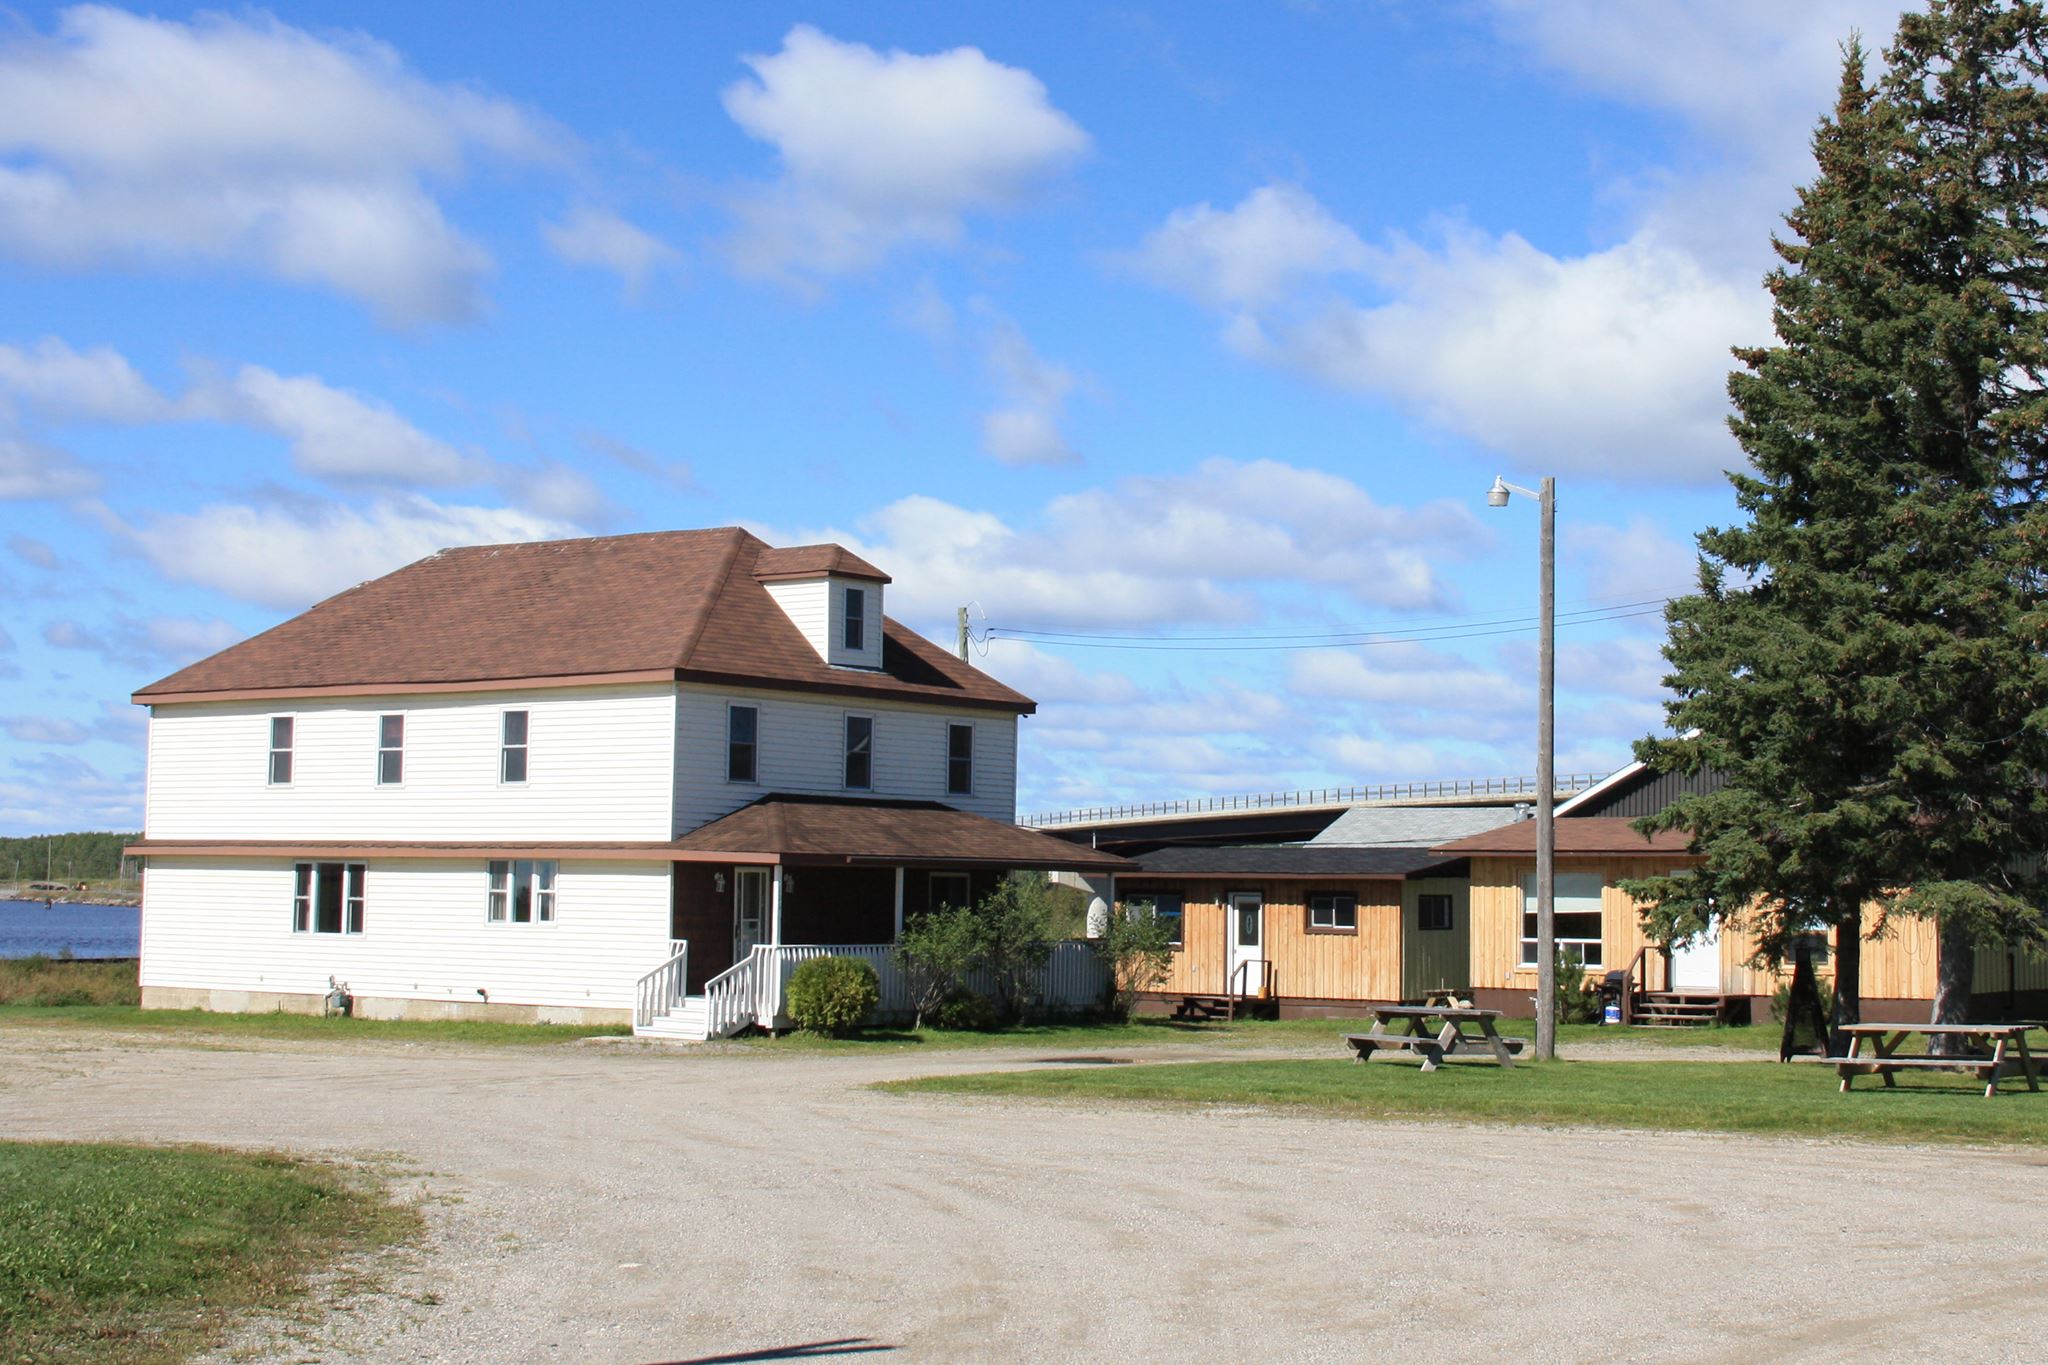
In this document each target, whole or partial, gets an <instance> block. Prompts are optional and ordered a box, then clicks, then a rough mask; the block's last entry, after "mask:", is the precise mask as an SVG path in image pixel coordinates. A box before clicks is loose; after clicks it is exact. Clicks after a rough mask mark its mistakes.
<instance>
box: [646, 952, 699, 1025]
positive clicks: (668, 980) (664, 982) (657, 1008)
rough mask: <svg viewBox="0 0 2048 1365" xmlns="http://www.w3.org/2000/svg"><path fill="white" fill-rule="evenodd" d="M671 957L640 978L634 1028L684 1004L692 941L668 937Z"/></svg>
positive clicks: (651, 1021) (647, 1023) (688, 977)
mask: <svg viewBox="0 0 2048 1365" xmlns="http://www.w3.org/2000/svg"><path fill="white" fill-rule="evenodd" d="M668 948H669V959H668V961H666V962H664V963H662V964H661V965H660V966H659V967H656V968H655V969H654V970H653V971H651V972H649V973H648V974H647V975H645V976H643V977H641V978H640V984H639V987H638V988H637V989H636V990H635V992H634V995H633V1027H635V1028H646V1027H647V1026H648V1025H649V1024H651V1023H653V1022H654V1021H655V1020H656V1019H658V1018H660V1017H661V1016H662V1015H664V1014H667V1013H668V1012H669V1011H670V1010H672V1009H674V1008H675V1007H676V1006H677V1005H680V1004H682V1003H683V997H684V992H685V987H686V986H687V985H688V983H689V979H690V944H689V940H687V939H680V938H678V939H670V940H669V945H668Z"/></svg>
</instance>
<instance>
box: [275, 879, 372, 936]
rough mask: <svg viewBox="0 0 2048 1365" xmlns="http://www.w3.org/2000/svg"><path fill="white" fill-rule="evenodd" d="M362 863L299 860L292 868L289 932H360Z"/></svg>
mask: <svg viewBox="0 0 2048 1365" xmlns="http://www.w3.org/2000/svg"><path fill="white" fill-rule="evenodd" d="M365 870H366V869H365V867H364V865H363V864H362V863H299V864H298V865H297V866H295V867H294V868H293V869H292V932H293V933H295V934H360V933H362V932H363V880H364V873H365Z"/></svg>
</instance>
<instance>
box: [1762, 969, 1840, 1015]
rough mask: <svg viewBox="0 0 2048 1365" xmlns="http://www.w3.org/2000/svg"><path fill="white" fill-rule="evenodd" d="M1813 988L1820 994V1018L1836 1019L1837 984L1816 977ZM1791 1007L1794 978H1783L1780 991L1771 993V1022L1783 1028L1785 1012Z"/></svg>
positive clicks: (1780, 980) (1779, 983)
mask: <svg viewBox="0 0 2048 1365" xmlns="http://www.w3.org/2000/svg"><path fill="white" fill-rule="evenodd" d="M1813 988H1814V989H1815V990H1816V991H1818V992H1819V993H1820V1017H1821V1018H1823V1019H1832V1018H1834V1017H1835V983H1834V982H1833V981H1831V980H1829V979H1828V978H1827V977H1824V976H1822V977H1816V978H1815V979H1814V983H1813ZM1791 1005H1792V978H1791V977H1789V976H1787V977H1781V978H1780V979H1779V981H1778V989H1777V990H1775V991H1773V992H1772V993H1771V1022H1773V1023H1775V1024H1777V1025H1779V1026H1780V1027H1783V1026H1784V1023H1785V1012H1786V1011H1787V1010H1788V1009H1790V1008H1791Z"/></svg>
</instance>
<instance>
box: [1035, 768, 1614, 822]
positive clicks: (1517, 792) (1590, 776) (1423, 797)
mask: <svg viewBox="0 0 2048 1365" xmlns="http://www.w3.org/2000/svg"><path fill="white" fill-rule="evenodd" d="M1606 776H1607V774H1605V773H1562V774H1559V775H1558V777H1557V778H1556V779H1555V782H1554V784H1553V788H1552V790H1553V791H1554V792H1556V793H1557V794H1560V795H1562V794H1564V793H1567V792H1579V791H1584V790H1585V789H1586V788H1588V787H1590V786H1592V785H1593V784H1594V783H1596V782H1599V781H1601V780H1602V779H1604V778H1605V777H1606ZM1539 790H1540V788H1538V786H1537V785H1536V779H1535V778H1533V777H1454V778H1447V779H1443V780H1440V781H1430V782H1382V783H1380V784H1378V785H1377V786H1367V787H1308V788H1304V789H1302V790H1300V791H1279V792H1254V793H1251V794H1248V795H1242V796H1195V797H1189V798H1187V799H1186V800H1181V801H1145V802H1139V803H1137V804H1135V805H1128V806H1090V807H1087V808H1086V809H1083V810H1065V811H1048V812H1043V813H1041V814H1037V815H1027V816H1025V817H1024V818H1023V819H1022V820H1020V821H1018V823H1019V824H1021V825H1026V826H1029V827H1031V828H1034V829H1056V828H1058V827H1059V826H1061V825H1099V824H1108V823H1110V822H1112V821H1117V820H1142V819H1146V818H1148V817H1151V816H1159V815H1210V814H1216V813H1219V812H1227V811H1255V810H1281V809H1285V808H1287V807H1290V806H1354V805H1358V804H1360V803H1363V802H1367V801H1427V800H1442V799H1446V798H1453V797H1487V796H1534V795H1536V793H1537V792H1538V791H1539Z"/></svg>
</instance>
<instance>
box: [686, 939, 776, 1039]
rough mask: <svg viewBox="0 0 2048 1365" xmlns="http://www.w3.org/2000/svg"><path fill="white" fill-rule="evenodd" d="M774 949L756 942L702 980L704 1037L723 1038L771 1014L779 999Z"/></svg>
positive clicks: (770, 1018)
mask: <svg viewBox="0 0 2048 1365" xmlns="http://www.w3.org/2000/svg"><path fill="white" fill-rule="evenodd" d="M775 952H776V950H775V949H774V948H771V947H769V946H768V945H767V944H765V943H757V944H755V945H754V951H752V952H751V953H748V954H747V955H746V956H745V957H743V958H741V959H740V960H739V961H738V962H735V963H733V964H732V966H730V967H727V968H726V969H725V970H724V971H722V972H720V973H719V974H718V975H717V976H714V977H712V978H711V979H710V980H709V981H707V982H705V983H704V1005H705V1028H706V1036H707V1037H711V1038H723V1037H725V1036H726V1035H728V1034H732V1033H738V1032H739V1031H740V1030H741V1029H743V1028H745V1027H747V1025H749V1024H757V1023H760V1022H761V1021H763V1020H764V1019H768V1020H772V1019H773V1018H774V1017H775V1007H776V1006H777V1005H779V1004H780V1003H781V1001H782V982H781V979H780V978H779V977H778V976H777V974H776V972H775V957H774V955H775ZM771 984H772V985H773V987H774V989H773V992H772V994H771V993H770V991H769V986H770V985H771Z"/></svg>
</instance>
